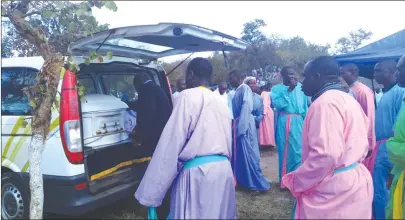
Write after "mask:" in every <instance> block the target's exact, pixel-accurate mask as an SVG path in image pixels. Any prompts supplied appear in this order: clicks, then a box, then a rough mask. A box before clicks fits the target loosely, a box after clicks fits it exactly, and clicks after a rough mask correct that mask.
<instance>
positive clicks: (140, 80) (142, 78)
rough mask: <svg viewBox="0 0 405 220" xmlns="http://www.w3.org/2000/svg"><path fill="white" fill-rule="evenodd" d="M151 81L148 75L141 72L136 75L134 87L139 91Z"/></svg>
mask: <svg viewBox="0 0 405 220" xmlns="http://www.w3.org/2000/svg"><path fill="white" fill-rule="evenodd" d="M148 80H150V77H149V75H148V74H147V73H144V72H141V73H138V74H136V75H135V77H134V86H135V89H136V90H137V91H139V88H141V86H142V85H143V84H145V82H146V81H148Z"/></svg>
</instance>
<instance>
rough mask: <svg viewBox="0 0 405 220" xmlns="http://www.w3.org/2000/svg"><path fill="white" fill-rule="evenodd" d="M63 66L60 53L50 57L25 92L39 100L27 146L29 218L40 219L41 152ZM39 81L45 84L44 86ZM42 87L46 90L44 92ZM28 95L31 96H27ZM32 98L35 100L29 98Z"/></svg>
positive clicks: (42, 203)
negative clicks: (29, 192)
mask: <svg viewBox="0 0 405 220" xmlns="http://www.w3.org/2000/svg"><path fill="white" fill-rule="evenodd" d="M62 64H63V57H62V56H61V55H60V54H52V55H50V56H49V57H48V58H47V59H46V60H45V63H44V65H43V67H42V70H41V72H39V73H38V76H37V78H36V81H37V82H36V83H35V85H34V86H33V87H32V88H33V91H34V94H35V95H33V96H32V94H33V92H30V91H29V90H28V91H26V94H27V96H28V99H30V100H32V99H34V100H35V99H36V98H38V103H36V105H37V106H38V107H37V108H36V109H35V111H34V115H33V117H32V124H31V128H32V134H33V136H32V139H31V143H30V146H29V161H30V162H29V163H30V191H31V203H30V219H42V213H43V205H44V190H43V180H42V168H41V163H42V152H43V151H44V147H45V143H46V137H47V135H48V133H49V126H50V122H51V117H52V112H51V109H52V105H53V103H54V101H55V97H56V93H57V88H58V84H59V73H60V70H61V67H62ZM42 82H46V84H45V85H43V83H42ZM42 87H46V91H45V92H44V93H42V92H38V91H42V90H43V89H42ZM30 96H31V97H30ZM32 97H35V98H32Z"/></svg>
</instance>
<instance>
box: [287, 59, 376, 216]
mask: <svg viewBox="0 0 405 220" xmlns="http://www.w3.org/2000/svg"><path fill="white" fill-rule="evenodd" d="M304 76H305V79H304V81H303V85H302V90H303V91H304V93H305V95H307V96H311V97H312V104H311V106H310V107H309V110H308V113H307V115H306V117H305V121H304V126H303V132H302V165H301V166H300V167H298V168H297V169H296V170H295V171H292V172H290V173H288V174H286V175H285V176H284V177H283V179H282V181H283V183H284V185H285V186H286V187H287V188H288V189H289V190H290V191H291V193H292V195H293V196H294V197H295V199H296V200H295V206H294V212H293V214H294V218H295V219H370V218H371V209H372V201H373V182H372V179H371V175H370V172H369V171H368V170H367V168H366V167H365V166H364V165H363V164H362V163H361V162H362V160H363V159H364V158H365V156H366V154H367V152H368V140H367V129H368V122H367V121H368V119H367V117H366V115H365V114H364V112H363V111H362V110H361V106H360V104H359V103H358V102H356V100H355V99H353V97H351V96H350V95H349V94H347V93H346V92H344V91H343V88H342V87H341V85H340V83H339V79H338V77H339V64H338V63H337V61H336V60H335V59H334V58H333V57H330V56H321V57H318V58H315V59H314V60H312V61H310V62H309V63H307V64H306V66H305V68H304Z"/></svg>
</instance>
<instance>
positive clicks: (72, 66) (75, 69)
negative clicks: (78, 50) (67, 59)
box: [69, 63, 80, 73]
mask: <svg viewBox="0 0 405 220" xmlns="http://www.w3.org/2000/svg"><path fill="white" fill-rule="evenodd" d="M69 70H70V71H72V72H74V73H77V72H79V71H80V68H79V66H78V65H77V64H75V63H70V65H69Z"/></svg>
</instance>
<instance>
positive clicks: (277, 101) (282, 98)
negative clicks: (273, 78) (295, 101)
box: [271, 88, 290, 111]
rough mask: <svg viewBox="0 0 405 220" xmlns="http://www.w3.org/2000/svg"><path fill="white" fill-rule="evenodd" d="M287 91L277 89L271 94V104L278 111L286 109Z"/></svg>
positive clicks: (288, 100) (287, 103)
mask: <svg viewBox="0 0 405 220" xmlns="http://www.w3.org/2000/svg"><path fill="white" fill-rule="evenodd" d="M287 90H288V88H277V89H275V90H274V91H272V92H271V103H272V104H273V106H274V107H275V108H276V109H277V110H279V111H282V110H283V109H284V108H287V107H288V105H289V103H290V97H289V96H288V91H287Z"/></svg>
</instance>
